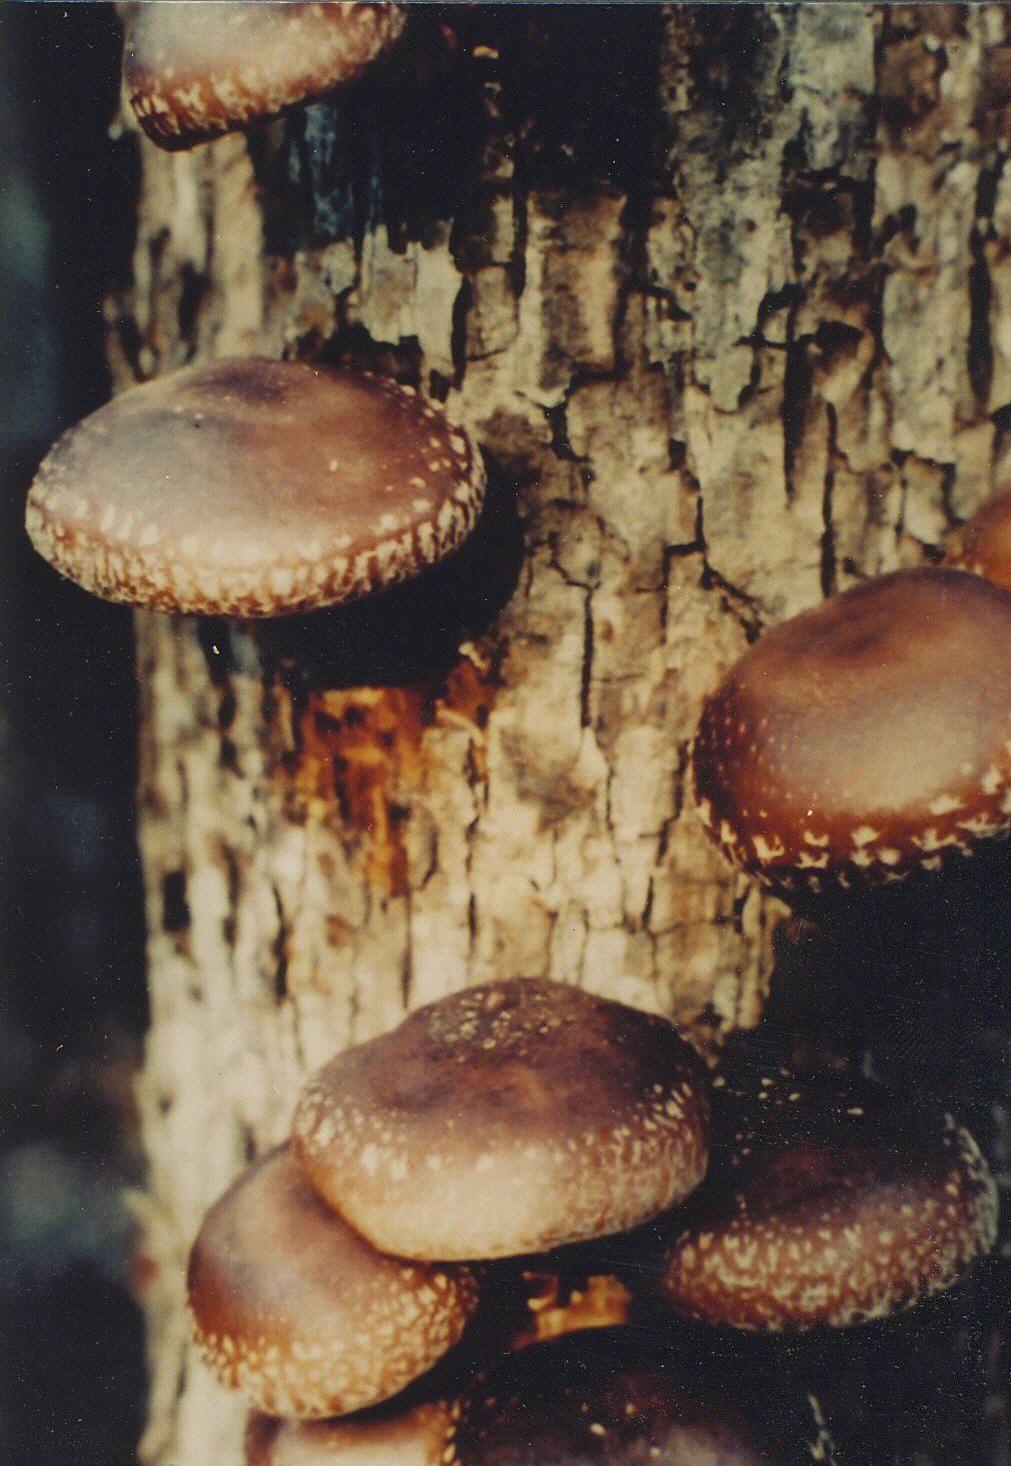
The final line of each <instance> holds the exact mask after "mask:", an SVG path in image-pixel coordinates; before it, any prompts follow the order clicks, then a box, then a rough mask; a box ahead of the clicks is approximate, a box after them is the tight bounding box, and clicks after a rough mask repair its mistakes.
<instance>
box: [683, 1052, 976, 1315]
mask: <svg viewBox="0 0 1011 1466" xmlns="http://www.w3.org/2000/svg"><path fill="white" fill-rule="evenodd" d="M721 1081H722V1077H721V1076H717V1078H716V1080H715V1084H714V1090H713V1152H712V1154H713V1160H712V1163H711V1168H710V1174H709V1176H708V1177H707V1179H706V1182H705V1184H704V1186H703V1187H701V1188H700V1189H699V1191H698V1192H697V1194H696V1196H695V1197H693V1198H692V1199H691V1200H690V1201H689V1203H687V1204H686V1206H685V1207H684V1208H682V1209H681V1212H674V1213H672V1214H671V1216H670V1217H669V1218H666V1219H665V1221H664V1226H665V1227H669V1228H670V1230H671V1233H672V1241H671V1243H670V1245H669V1247H668V1249H667V1253H666V1258H665V1263H664V1268H663V1274H662V1291H663V1293H664V1295H665V1296H666V1298H667V1300H668V1301H669V1302H670V1303H671V1304H673V1305H674V1307H675V1308H677V1309H678V1310H679V1311H680V1312H683V1313H687V1314H689V1315H691V1316H692V1317H694V1318H698V1319H703V1320H705V1321H706V1322H709V1323H715V1324H729V1325H732V1326H734V1327H736V1328H744V1329H759V1330H784V1329H804V1328H810V1327H812V1326H813V1325H815V1324H831V1325H834V1326H844V1325H849V1324H855V1323H860V1322H862V1321H864V1320H867V1319H872V1318H879V1317H882V1316H884V1315H887V1314H890V1313H894V1312H896V1311H897V1310H898V1309H901V1308H905V1307H907V1306H909V1305H910V1304H912V1303H914V1302H916V1301H917V1300H918V1299H920V1298H923V1297H926V1296H927V1295H929V1294H931V1293H936V1292H938V1291H939V1290H941V1289H944V1288H947V1287H950V1286H951V1285H952V1284H953V1283H954V1282H956V1281H957V1279H958V1278H959V1277H960V1276H961V1275H962V1274H963V1273H964V1271H965V1269H966V1268H967V1267H968V1266H969V1264H970V1263H971V1262H972V1261H973V1259H974V1258H976V1257H977V1256H978V1255H980V1254H981V1253H984V1252H986V1251H988V1250H989V1249H990V1248H991V1247H992V1246H993V1243H994V1240H995V1237H996V1229H997V1195H996V1189H995V1187H994V1183H993V1180H992V1178H991V1176H990V1174H989V1171H988V1170H987V1167H986V1164H985V1162H984V1161H983V1159H982V1157H981V1155H980V1153H979V1150H978V1148H977V1146H976V1144H975V1142H974V1141H973V1139H972V1137H971V1136H970V1135H969V1134H968V1132H967V1131H966V1130H964V1129H962V1128H960V1127H959V1126H958V1125H956V1124H955V1123H954V1122H953V1121H952V1119H951V1118H950V1116H948V1115H945V1114H944V1113H943V1112H942V1111H940V1110H935V1109H933V1108H931V1107H920V1106H916V1105H913V1104H910V1102H909V1101H908V1099H907V1098H906V1097H899V1096H896V1095H894V1094H892V1093H891V1092H889V1091H887V1090H885V1089H883V1088H882V1087H881V1086H879V1085H874V1084H871V1083H869V1082H868V1081H865V1080H859V1081H858V1080H850V1081H843V1080H841V1079H839V1078H836V1077H834V1076H833V1077H826V1078H824V1079H811V1078H805V1079H804V1080H800V1079H797V1078H795V1077H793V1076H791V1075H789V1074H788V1073H784V1072H782V1071H777V1072H776V1073H774V1074H771V1075H765V1076H758V1075H753V1076H750V1077H747V1076H737V1077H736V1078H735V1079H730V1080H727V1081H726V1082H721Z"/></svg>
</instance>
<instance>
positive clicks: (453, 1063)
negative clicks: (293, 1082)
mask: <svg viewBox="0 0 1011 1466" xmlns="http://www.w3.org/2000/svg"><path fill="white" fill-rule="evenodd" d="M707 1088H708V1085H707V1079H706V1074H705V1071H704V1068H703V1065H702V1063H701V1061H700V1059H699V1058H698V1056H697V1055H696V1054H695V1052H694V1050H693V1049H692V1048H691V1047H690V1046H689V1045H688V1044H687V1043H686V1042H685V1041H684V1040H683V1039H682V1038H681V1037H680V1036H679V1035H678V1033H677V1032H676V1030H675V1029H674V1028H673V1027H672V1026H671V1024H669V1023H667V1022H666V1021H665V1020H664V1019H662V1018H658V1017H655V1016H653V1015H651V1014H647V1013H641V1012H638V1011H637V1010H635V1009H633V1008H628V1007H626V1006H625V1005H623V1004H621V1003H614V1002H609V1001H606V1000H605V999H603V998H598V997H594V996H592V995H591V994H589V993H586V992H582V991H580V990H579V989H577V988H573V987H569V986H566V985H565V984H562V983H551V982H542V981H536V980H533V979H513V980H510V981H503V982H497V983H490V984H488V985H486V986H483V987H475V988H469V989H466V990H464V991H463V992H460V993H456V994H454V995H453V996H451V997H448V998H445V999H442V1000H441V1001H440V1002H437V1003H432V1004H430V1005H429V1006H428V1007H425V1008H420V1009H418V1011H417V1012H415V1013H413V1014H411V1015H410V1016H409V1017H408V1018H407V1019H406V1020H405V1022H404V1023H402V1024H401V1025H400V1027H399V1028H397V1029H395V1030H394V1031H393V1032H392V1033H389V1034H386V1035H384V1036H382V1037H380V1038H377V1039H374V1040H373V1041H372V1042H370V1043H366V1044H361V1045H359V1046H358V1047H357V1048H353V1049H350V1050H348V1051H347V1052H346V1053H343V1054H341V1055H339V1056H338V1057H337V1058H336V1059H335V1060H334V1061H333V1062H332V1063H330V1064H329V1065H327V1066H326V1067H325V1068H324V1069H323V1070H321V1072H320V1073H319V1074H318V1075H317V1076H316V1077H315V1078H314V1079H313V1080H311V1081H310V1083H309V1084H308V1086H307V1087H306V1089H305V1091H304V1092H303V1095H302V1098H301V1100H300V1102H299V1105H298V1108H297V1111H296V1116H295V1127H294V1142H295V1147H296V1151H297V1153H298V1155H299V1158H300V1160H301V1162H302V1165H303V1166H304V1168H305V1171H306V1174H307V1175H308V1177H309V1179H310V1180H311V1182H312V1184H313V1185H314V1186H315V1187H317V1189H318V1190H319V1191H320V1192H321V1194H322V1195H323V1196H325V1197H326V1198H327V1199H328V1200H329V1201H330V1202H331V1204H332V1205H334V1206H338V1207H340V1210H341V1212H342V1213H343V1214H344V1216H345V1217H347V1219H348V1220H349V1221H350V1222H351V1224H352V1226H354V1227H356V1228H357V1229H358V1230H359V1231H361V1232H362V1233H363V1235H365V1236H366V1237H368V1238H369V1239H370V1240H371V1241H372V1242H373V1243H374V1244H375V1245H376V1246H377V1247H380V1248H382V1249H383V1250H384V1251H389V1252H396V1253H398V1254H399V1255H400V1256H402V1257H422V1258H434V1257H452V1258H466V1257H475V1258H491V1257H502V1256H508V1255H510V1254H515V1253H522V1252H539V1251H545V1250H546V1249H547V1248H549V1247H553V1246H556V1245H557V1244H559V1243H562V1242H576V1241H580V1240H582V1239H585V1238H589V1237H596V1236H603V1235H605V1234H606V1233H608V1232H617V1231H621V1230H623V1229H625V1228H628V1227H632V1226H634V1225H636V1224H637V1223H638V1222H641V1221H644V1220H645V1219H646V1218H647V1217H650V1216H653V1215H655V1214H656V1213H657V1212H659V1211H662V1210H663V1209H664V1208H665V1207H667V1206H670V1205H672V1204H673V1202H674V1201H675V1200H677V1199H679V1198H680V1197H682V1196H684V1195H685V1194H686V1193H687V1192H688V1191H690V1190H691V1189H692V1187H693V1186H695V1185H697V1183H698V1181H699V1180H700V1179H701V1176H702V1174H703V1171H704V1170H705V1163H706V1131H707V1120H708V1101H707Z"/></svg>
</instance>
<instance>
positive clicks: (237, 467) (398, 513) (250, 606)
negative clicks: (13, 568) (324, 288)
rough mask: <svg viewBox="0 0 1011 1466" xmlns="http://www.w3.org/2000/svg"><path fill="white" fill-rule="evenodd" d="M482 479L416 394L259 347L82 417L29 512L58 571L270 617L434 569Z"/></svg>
mask: <svg viewBox="0 0 1011 1466" xmlns="http://www.w3.org/2000/svg"><path fill="white" fill-rule="evenodd" d="M483 491H484V476H483V470H482V466H481V461H480V458H479V457H478V455H477V454H476V452H475V450H474V449H473V447H472V445H471V444H470V442H469V441H468V439H467V437H466V436H465V434H464V433H462V432H460V431H459V430H457V429H456V428H454V427H452V426H451V425H450V424H449V423H448V422H447V420H446V418H445V416H444V415H443V414H442V413H441V412H440V411H438V410H437V409H436V408H434V407H430V406H429V405H428V404H427V403H425V402H423V401H422V400H421V398H419V397H418V395H417V394H416V393H415V392H414V390H413V389H412V388H410V387H401V386H398V385H397V384H395V383H393V382H390V381H387V380H384V379H381V378H378V377H373V376H367V375H362V374H359V375H354V374H351V373H349V372H343V371H332V370H330V369H329V368H326V367H319V366H313V365H310V364H309V363H307V362H279V361H266V360H262V359H260V358H255V357H254V358H250V359H247V360H232V361H221V362H215V363H213V364H211V365H206V366H197V367H187V368H184V369H183V370H181V371H178V372H173V373H171V374H170V375H168V376H165V377H160V378H157V379H156V380H154V381H152V382H147V383H145V384H144V385H143V386H138V387H132V388H130V389H129V390H128V391H126V392H123V393H121V394H120V396H118V397H116V398H114V399H113V400H112V401H111V402H109V403H107V404H106V405H105V406H104V407H101V408H99V410H98V411H97V412H94V413H92V414H91V415H90V417H86V418H85V419H84V420H83V422H80V423H78V424H77V426H76V427H73V428H71V429H70V430H69V431H68V432H67V433H65V434H64V435H63V437H62V438H60V440H59V442H58V443H57V444H56V445H55V446H54V447H53V448H52V449H51V451H50V452H49V454H48V455H47V457H46V458H45V460H44V461H43V463H42V465H41V467H40V468H39V471H38V474H37V475H36V478H35V481H34V483H33V484H32V487H31V490H30V492H29V496H28V507H27V512H26V523H27V527H28V532H29V535H30V536H31V539H32V542H33V544H34V545H35V547H36V549H37V550H38V551H39V553H40V554H42V555H43V556H45V558H46V559H47V560H49V561H50V563H51V564H53V565H55V566H56V568H57V570H60V571H62V573H63V574H64V575H67V576H69V577H70V578H71V579H72V580H76V581H77V582H78V583H79V584H80V585H83V586H84V587H85V589H87V590H90V591H93V592H94V593H95V594H96V595H100V596H104V597H106V598H107V599H109V600H115V601H129V602H132V603H133V604H135V605H142V606H149V607H152V608H154V609H155V610H163V611H187V612H204V613H213V614H218V615H223V616H276V615H281V614H284V613H287V612H293V611H305V610H311V609H313V608H314V607H317V606H324V605H329V604H332V603H334V602H337V601H343V600H348V599H351V598H353V597H355V596H359V595H362V594H364V593H365V592H367V591H370V590H377V589H381V588H383V587H384V586H387V585H391V584H394V583H396V582H398V581H400V580H403V579H405V578H407V577H409V576H411V575H414V574H416V573H417V572H418V571H420V570H422V569H424V568H425V567H426V566H428V565H431V564H432V563H434V562H435V561H436V560H438V559H440V558H441V557H442V556H443V555H445V554H446V553H448V552H449V551H450V550H452V549H454V548H455V547H456V546H457V545H458V544H460V542H461V541H462V540H463V539H464V538H465V537H466V535H467V534H468V533H469V531H470V529H471V528H472V526H473V524H474V521H475V519H476V518H477V515H478V511H479V509H480V507H481V501H482V497H483Z"/></svg>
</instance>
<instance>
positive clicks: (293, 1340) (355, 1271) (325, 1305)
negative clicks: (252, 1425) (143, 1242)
mask: <svg viewBox="0 0 1011 1466" xmlns="http://www.w3.org/2000/svg"><path fill="white" fill-rule="evenodd" d="M476 1300H477V1288H476V1283H475V1280H474V1277H473V1275H472V1274H471V1273H470V1271H469V1270H468V1269H467V1268H464V1267H460V1266H457V1267H436V1266H431V1267H429V1266H420V1265H418V1264H415V1263H408V1262H403V1261H401V1260H400V1259H399V1258H393V1257H384V1256H382V1255H381V1254H380V1253H378V1252H376V1250H375V1249H374V1248H373V1247H370V1246H369V1244H368V1243H367V1242H365V1241H364V1240H363V1239H362V1238H361V1237H359V1236H357V1235H356V1233H354V1232H353V1231H352V1230H351V1228H350V1227H349V1226H348V1225H347V1224H346V1223H345V1222H344V1221H342V1220H341V1218H340V1217H338V1216H337V1215H336V1214H335V1213H334V1212H333V1211H332V1210H331V1209H330V1208H329V1207H327V1206H326V1205H325V1204H324V1203H323V1202H322V1201H321V1200H320V1198H319V1197H318V1196H317V1194H316V1193H315V1192H314V1191H313V1190H312V1188H311V1187H310V1186H309V1185H308V1184H307V1182H306V1181H305V1178H304V1177H303V1175H302V1173H301V1171H300V1170H299V1168H298V1166H297V1165H296V1163H295V1161H294V1160H293V1158H292V1155H291V1151H290V1147H288V1146H285V1147H282V1148H281V1149H280V1150H276V1151H273V1152H272V1153H271V1154H270V1155H269V1156H267V1157H265V1158H264V1159H263V1160H262V1161H260V1162H259V1163H258V1164H256V1165H254V1166H253V1168H252V1169H251V1170H250V1171H248V1172H247V1173H246V1174H245V1175H244V1176H243V1177H241V1178H240V1180H239V1181H238V1182H237V1183H236V1184H235V1185H234V1186H233V1187H232V1188H231V1190H229V1191H228V1192H226V1194H225V1195H224V1196H223V1197H222V1198H221V1200H220V1201H218V1202H217V1203H216V1204H215V1205H214V1206H213V1207H212V1208H211V1210H210V1211H209V1212H208V1214H207V1217H206V1218H205V1220H204V1224H203V1226H202V1227H201V1229H200V1233H199V1235H198V1237H197V1240H196V1242H195V1243H194V1246H193V1250H192V1253H191V1255H190V1265H189V1302H190V1310H191V1312H192V1315H193V1319H194V1323H195V1334H196V1340H197V1343H198V1344H199V1346H200V1348H201V1351H202V1353H203V1355H204V1358H205V1359H206V1360H207V1362H208V1364H209V1365H210V1366H211V1368H212V1369H214V1370H215V1372H216V1373H217V1374H218V1376H219V1377H220V1378H221V1379H222V1381H223V1382H224V1383H225V1384H227V1385H230V1386H231V1387H232V1388H234V1389H238V1390H241V1391H242V1392H243V1393H244V1394H245V1395H247V1396H248V1398H249V1399H250V1400H251V1401H252V1402H253V1403H254V1404H255V1405H256V1407H257V1408H258V1409H259V1410H262V1411H265V1412H267V1413H268V1414H271V1415H284V1416H290V1417H294V1418H296V1419H316V1418H323V1417H326V1416H330V1415H340V1414H344V1413H346V1412H348V1411H352V1410H360V1409H363V1408H365V1407H366V1406H368V1405H372V1404H375V1403H377V1402H378V1401H380V1400H383V1399H386V1398H387V1397H388V1396H390V1395H393V1394H395V1393H396V1392H397V1391H398V1390H401V1389H403V1388H404V1386H405V1385H407V1384H408V1383H409V1382H410V1381H411V1380H412V1379H415V1378H416V1377H417V1376H418V1375H420V1374H422V1373H423V1372H424V1371H425V1370H427V1369H429V1368H430V1367H431V1365H433V1364H434V1363H435V1361H436V1360H437V1359H439V1358H441V1356H442V1355H443V1354H444V1353H445V1352H446V1351H447V1350H448V1349H449V1348H450V1347H451V1346H452V1345H453V1344H454V1343H456V1341H457V1339H458V1338H459V1336H460V1333H461V1332H462V1329H463V1326H464V1323H465V1322H466V1320H467V1317H468V1315H469V1314H470V1313H471V1311H472V1310H473V1308H474V1306H475V1304H476Z"/></svg>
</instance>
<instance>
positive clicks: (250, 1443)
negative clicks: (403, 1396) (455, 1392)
mask: <svg viewBox="0 0 1011 1466" xmlns="http://www.w3.org/2000/svg"><path fill="white" fill-rule="evenodd" d="M449 1425H450V1406H449V1404H448V1403H446V1402H444V1401H429V1402H426V1403H423V1404H420V1405H418V1404H415V1405H411V1406H410V1407H406V1408H405V1406H404V1405H403V1404H402V1403H401V1400H400V1397H399V1396H397V1397H396V1399H394V1400H391V1401H386V1402H384V1403H383V1404H382V1405H376V1406H373V1408H372V1409H371V1410H362V1411H358V1412H356V1413H355V1414H354V1415H347V1416H344V1417H342V1418H341V1419H338V1420H312V1421H304V1420H278V1419H275V1418H273V1417H271V1416H268V1415H253V1416H251V1417H250V1420H249V1423H248V1425H247V1427H246V1466H441V1462H442V1453H443V1450H444V1449H445V1446H446V1438H447V1435H448V1432H449Z"/></svg>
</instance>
